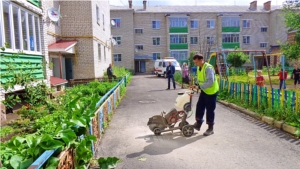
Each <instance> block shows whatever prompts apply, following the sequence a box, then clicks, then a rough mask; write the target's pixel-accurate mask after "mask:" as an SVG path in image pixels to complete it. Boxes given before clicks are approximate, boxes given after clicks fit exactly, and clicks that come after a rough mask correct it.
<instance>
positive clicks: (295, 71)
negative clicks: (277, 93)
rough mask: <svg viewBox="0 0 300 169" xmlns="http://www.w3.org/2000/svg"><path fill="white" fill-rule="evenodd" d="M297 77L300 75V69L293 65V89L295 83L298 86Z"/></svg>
mask: <svg viewBox="0 0 300 169" xmlns="http://www.w3.org/2000/svg"><path fill="white" fill-rule="evenodd" d="M299 75H300V69H299V68H298V65H296V64H295V65H294V70H293V77H294V78H293V79H294V85H295V88H296V87H297V83H298V84H300V80H299Z"/></svg>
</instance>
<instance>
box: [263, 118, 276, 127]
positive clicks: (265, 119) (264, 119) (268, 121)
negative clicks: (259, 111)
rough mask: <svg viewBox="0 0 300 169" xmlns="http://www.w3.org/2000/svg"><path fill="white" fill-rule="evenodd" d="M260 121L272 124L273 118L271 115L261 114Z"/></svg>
mask: <svg viewBox="0 0 300 169" xmlns="http://www.w3.org/2000/svg"><path fill="white" fill-rule="evenodd" d="M262 121H263V122H265V123H267V124H269V125H273V123H274V119H273V118H272V117H268V116H262Z"/></svg>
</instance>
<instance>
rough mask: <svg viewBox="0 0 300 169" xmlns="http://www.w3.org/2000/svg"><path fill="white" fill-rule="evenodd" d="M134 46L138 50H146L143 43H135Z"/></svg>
mask: <svg viewBox="0 0 300 169" xmlns="http://www.w3.org/2000/svg"><path fill="white" fill-rule="evenodd" d="M134 48H135V49H137V50H144V45H143V44H135V45H134Z"/></svg>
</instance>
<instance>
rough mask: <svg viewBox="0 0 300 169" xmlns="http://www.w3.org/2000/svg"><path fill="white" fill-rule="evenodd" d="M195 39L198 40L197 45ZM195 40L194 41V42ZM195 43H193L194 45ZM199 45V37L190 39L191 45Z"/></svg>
mask: <svg viewBox="0 0 300 169" xmlns="http://www.w3.org/2000/svg"><path fill="white" fill-rule="evenodd" d="M195 38H196V39H197V43H195ZM192 39H193V40H192ZM192 42H193V43H192ZM198 43H199V38H198V36H191V37H190V44H191V45H198Z"/></svg>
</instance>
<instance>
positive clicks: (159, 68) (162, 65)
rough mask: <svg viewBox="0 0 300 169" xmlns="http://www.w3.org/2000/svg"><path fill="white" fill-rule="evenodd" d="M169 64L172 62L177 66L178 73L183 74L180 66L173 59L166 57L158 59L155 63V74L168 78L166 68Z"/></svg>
mask: <svg viewBox="0 0 300 169" xmlns="http://www.w3.org/2000/svg"><path fill="white" fill-rule="evenodd" d="M169 62H172V65H174V66H175V70H176V71H180V72H181V67H180V64H179V63H178V62H177V60H176V59H175V58H173V57H166V58H164V59H158V60H156V61H155V62H154V74H155V75H157V76H158V77H160V76H161V75H162V76H164V77H165V78H166V77H167V74H166V68H167V66H168V65H169Z"/></svg>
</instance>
